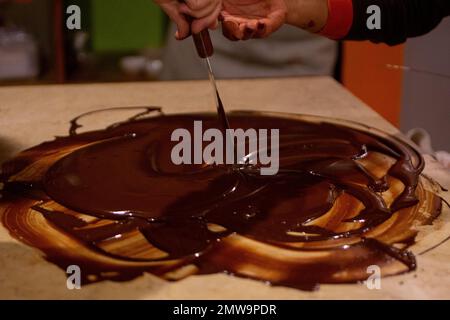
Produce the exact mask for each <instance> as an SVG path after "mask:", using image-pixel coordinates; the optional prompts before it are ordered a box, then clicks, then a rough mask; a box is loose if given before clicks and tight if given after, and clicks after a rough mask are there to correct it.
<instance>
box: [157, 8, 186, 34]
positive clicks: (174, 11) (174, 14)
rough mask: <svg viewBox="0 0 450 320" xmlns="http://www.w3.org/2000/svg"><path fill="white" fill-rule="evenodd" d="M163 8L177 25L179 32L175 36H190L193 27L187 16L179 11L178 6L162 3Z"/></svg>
mask: <svg viewBox="0 0 450 320" xmlns="http://www.w3.org/2000/svg"><path fill="white" fill-rule="evenodd" d="M161 8H162V9H163V10H164V12H165V13H166V14H167V15H168V16H169V18H170V19H171V20H172V21H173V22H175V24H176V25H177V29H178V30H177V32H175V38H176V39H177V40H183V39H185V38H187V37H189V35H190V33H191V27H190V24H189V22H188V21H187V19H186V17H185V16H184V15H183V14H181V13H180V12H179V11H178V7H176V6H170V5H162V6H161Z"/></svg>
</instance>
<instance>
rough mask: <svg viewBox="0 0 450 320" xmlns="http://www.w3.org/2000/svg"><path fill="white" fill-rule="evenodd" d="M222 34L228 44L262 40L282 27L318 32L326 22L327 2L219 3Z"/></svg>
mask: <svg viewBox="0 0 450 320" xmlns="http://www.w3.org/2000/svg"><path fill="white" fill-rule="evenodd" d="M222 3H223V4H222V7H223V10H222V11H221V13H220V19H221V20H222V29H223V34H224V36H225V37H227V38H228V39H230V40H247V39H251V38H264V37H267V36H269V35H270V34H272V33H273V32H275V31H276V30H278V28H280V27H281V26H282V25H283V24H284V23H286V24H290V25H293V26H296V27H299V28H302V29H305V30H307V31H310V32H318V31H320V30H321V29H322V28H323V27H324V25H325V23H326V21H327V18H328V0H222Z"/></svg>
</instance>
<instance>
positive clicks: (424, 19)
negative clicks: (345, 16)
mask: <svg viewBox="0 0 450 320" xmlns="http://www.w3.org/2000/svg"><path fill="white" fill-rule="evenodd" d="M370 5H377V6H379V7H380V9H381V29H378V30H377V29H374V30H369V29H368V28H367V18H368V17H369V16H370V14H368V13H367V12H366V11H367V8H368V7H369V6H370ZM448 15H450V0H353V23H352V27H351V29H350V32H349V33H348V35H347V36H346V37H345V39H346V40H371V41H372V42H376V43H378V42H384V43H387V44H389V45H395V44H399V43H402V42H405V41H406V39H407V38H409V37H416V36H420V35H423V34H425V33H428V32H430V31H431V30H432V29H434V28H435V27H436V26H437V25H438V24H439V23H440V22H441V20H442V18H444V17H446V16H448Z"/></svg>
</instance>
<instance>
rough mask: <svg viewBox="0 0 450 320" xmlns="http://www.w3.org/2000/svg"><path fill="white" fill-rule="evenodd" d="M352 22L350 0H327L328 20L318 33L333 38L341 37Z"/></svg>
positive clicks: (347, 30)
mask: <svg viewBox="0 0 450 320" xmlns="http://www.w3.org/2000/svg"><path fill="white" fill-rule="evenodd" d="M352 23H353V2H352V0H328V20H327V23H326V25H325V27H324V28H323V29H322V30H321V31H320V32H319V34H320V35H322V36H325V37H327V38H330V39H333V40H338V39H342V38H344V37H345V36H346V35H347V34H348V32H349V31H350V28H351V27H352Z"/></svg>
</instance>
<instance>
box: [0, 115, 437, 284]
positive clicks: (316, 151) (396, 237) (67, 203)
mask: <svg viewBox="0 0 450 320" xmlns="http://www.w3.org/2000/svg"><path fill="white" fill-rule="evenodd" d="M153 112H158V110H157V109H154V108H148V109H147V110H146V111H145V112H143V113H141V114H139V115H138V116H136V117H133V118H131V119H129V120H128V121H126V122H123V123H119V124H115V125H113V126H111V127H109V128H107V129H105V130H99V131H92V132H86V133H80V134H77V133H76V130H77V128H78V127H79V125H78V124H77V120H78V118H77V119H74V120H73V121H72V126H71V130H70V136H69V137H60V138H57V139H56V140H55V141H52V142H47V143H44V144H42V145H40V146H37V147H35V148H32V149H30V150H28V151H26V152H24V154H23V155H21V156H19V157H18V158H16V159H13V160H12V161H10V162H9V163H6V164H5V165H4V166H3V176H4V178H3V180H4V182H5V187H4V192H3V193H4V196H5V199H6V201H7V202H8V203H9V204H11V206H10V207H9V209H7V210H6V214H5V215H4V217H3V222H4V224H5V225H6V226H7V227H8V228H9V229H10V230H11V231H12V232H13V234H16V235H18V234H17V233H19V235H18V236H21V237H23V234H25V233H26V229H27V228H28V230H29V227H27V222H26V217H27V215H29V214H30V212H29V211H27V210H26V209H27V208H26V207H27V206H28V208H29V207H30V206H32V208H33V210H34V212H39V213H40V214H42V215H43V216H44V217H45V219H46V220H47V221H48V222H50V225H51V226H53V227H56V228H57V229H59V230H61V231H62V232H63V233H64V234H66V235H68V236H69V237H70V238H71V239H74V241H76V242H77V243H78V245H81V246H83V247H85V248H88V249H89V250H92V251H94V252H95V253H96V254H97V255H98V256H104V257H108V258H110V259H112V260H113V261H116V262H115V263H105V262H100V261H101V259H96V258H94V257H92V256H91V257H90V258H86V257H85V256H83V254H81V253H80V254H79V255H78V256H76V255H75V256H76V257H74V255H73V254H70V255H68V254H67V252H66V253H64V252H61V251H60V250H58V249H57V248H56V246H55V245H54V246H49V245H48V244H47V243H45V244H44V242H45V241H44V240H43V239H42V235H30V233H29V232H28V234H27V235H28V236H27V241H28V242H29V243H31V244H32V245H35V246H36V247H38V248H41V249H43V250H44V251H45V252H46V253H47V257H48V259H49V260H51V261H53V262H55V263H57V264H59V265H61V266H63V267H65V266H66V265H68V264H73V263H74V260H75V262H77V263H78V264H81V265H82V266H83V267H84V268H85V269H84V270H87V271H88V273H89V274H91V275H95V276H94V278H86V279H85V280H86V281H96V280H98V279H99V277H100V278H105V277H104V276H102V274H104V273H105V272H111V271H113V272H114V276H111V277H106V278H114V279H129V278H132V277H134V276H136V275H138V274H140V273H142V272H145V271H149V272H152V273H154V274H157V275H160V276H161V277H163V278H166V279H179V278H182V277H184V276H185V275H184V276H183V275H179V274H177V272H178V273H182V272H181V271H180V270H182V269H183V267H185V268H186V267H189V268H190V269H191V270H192V271H189V272H188V274H194V273H196V274H207V273H216V272H227V273H231V274H236V275H238V276H243V277H249V278H254V279H260V280H265V281H269V282H271V283H273V284H280V285H287V286H292V287H297V288H304V289H311V288H313V287H315V285H316V284H318V283H339V282H353V281H358V280H364V279H365V278H367V276H368V274H367V273H366V268H367V267H368V266H369V265H373V264H377V265H379V266H381V267H383V266H391V265H392V264H395V263H397V264H398V263H399V262H400V265H401V266H400V267H398V268H397V269H395V270H396V271H395V272H394V273H398V272H403V271H407V270H413V269H415V267H416V262H415V258H414V256H413V255H412V253H411V252H409V251H407V249H406V248H407V247H408V246H409V245H410V244H411V243H412V239H414V236H415V232H414V231H412V230H411V229H410V227H411V225H412V221H416V222H417V221H419V222H420V223H422V224H425V223H430V222H431V221H432V220H433V219H434V218H435V217H436V216H437V214H438V212H439V211H440V201H438V200H437V199H435V198H432V200H431V203H432V204H433V206H434V207H433V210H432V211H433V213H432V214H431V215H429V216H427V217H422V216H418V215H419V213H418V210H417V208H416V207H417V206H418V203H419V199H418V197H417V190H416V189H417V188H418V182H419V177H420V173H421V171H422V169H423V166H424V162H423V159H422V157H421V156H420V154H418V153H417V152H416V151H415V150H414V149H412V148H411V147H410V146H408V145H407V144H405V143H403V142H401V141H400V140H398V139H396V138H393V137H387V136H378V135H374V134H372V133H370V132H368V131H363V130H358V129H353V128H351V127H346V126H342V125H338V124H333V123H331V122H327V121H317V122H312V121H304V120H300V119H298V118H295V117H286V116H281V115H268V114H267V115H264V114H259V113H252V112H237V113H231V114H230V115H229V119H230V125H231V127H232V128H242V129H244V130H245V129H248V128H254V129H270V128H277V129H279V130H280V170H279V173H278V174H277V175H275V176H260V175H259V171H258V170H257V169H258V167H257V166H249V165H242V166H241V167H235V166H234V167H229V166H226V165H207V164H202V165H181V166H179V165H178V166H177V165H174V164H173V163H172V161H171V159H170V152H171V149H172V147H173V146H174V145H175V144H176V142H171V141H170V136H171V133H172V132H173V130H175V129H177V128H186V129H188V130H190V131H192V126H193V122H194V121H195V120H202V121H203V128H204V130H206V129H208V128H213V127H216V126H217V118H216V116H215V115H212V114H183V115H162V114H158V115H157V116H155V117H151V118H141V117H142V116H145V115H146V114H148V113H153ZM191 133H192V132H191ZM62 151H64V153H63V152H62ZM44 158H45V159H50V160H49V161H42V162H43V163H44V164H42V163H41V164H39V165H40V166H42V168H41V169H40V170H36V172H37V173H33V174H31V176H29V175H26V174H25V177H26V179H25V177H22V178H20V176H21V173H23V172H26V171H27V168H29V167H30V166H31V167H32V166H33V165H35V164H37V163H38V162H39V160H40V159H44ZM15 175H16V178H14V179H12V177H14V176H15ZM17 177H19V178H17ZM386 194H389V196H390V197H391V198H392V199H391V198H389V196H386ZM24 199H25V200H24ZM27 199H28V200H27ZM31 199H33V201H34V202H33V201H32V200H31ZM35 199H38V200H39V201H36V200H35ZM24 208H25V209H24ZM0 209H1V207H0ZM8 210H9V211H8ZM21 210H22V211H21ZM394 214H397V216H395V217H394ZM13 215H15V216H14V217H13ZM18 217H21V218H20V219H19V218H18ZM87 217H88V218H87ZM21 219H22V220H21ZM395 219H396V220H397V221H396V222H395V223H394V225H393V226H389V227H386V225H387V224H388V223H387V221H388V220H389V221H390V220H393V221H394V220H395ZM396 228H397V229H396ZM380 230H381V231H380ZM48 241H51V240H48ZM133 241H134V242H133Z"/></svg>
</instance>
